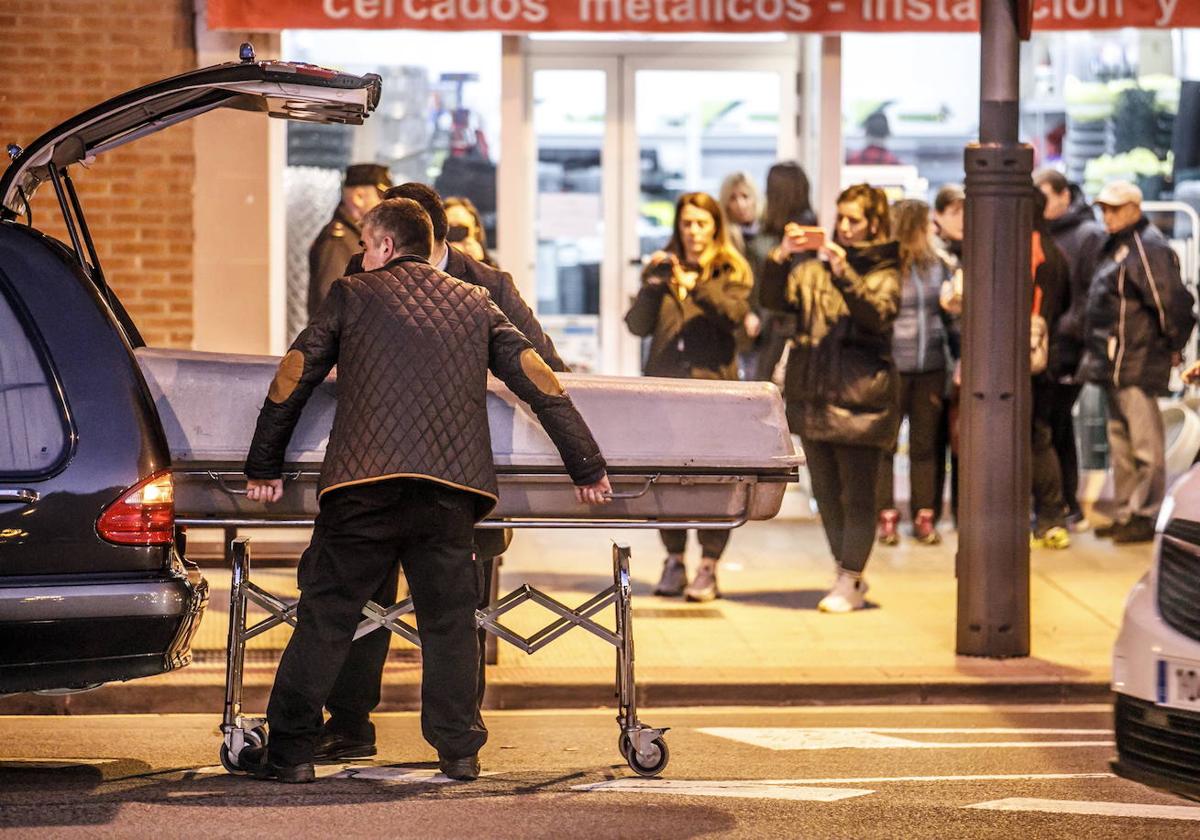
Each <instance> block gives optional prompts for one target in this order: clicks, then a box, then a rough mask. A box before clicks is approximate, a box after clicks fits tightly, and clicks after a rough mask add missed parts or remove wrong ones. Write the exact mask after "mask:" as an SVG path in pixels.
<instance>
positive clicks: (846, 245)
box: [759, 184, 900, 612]
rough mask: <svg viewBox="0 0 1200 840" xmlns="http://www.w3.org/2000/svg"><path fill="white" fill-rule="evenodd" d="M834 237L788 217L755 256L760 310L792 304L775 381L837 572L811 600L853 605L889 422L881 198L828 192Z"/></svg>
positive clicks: (894, 383) (889, 439)
mask: <svg viewBox="0 0 1200 840" xmlns="http://www.w3.org/2000/svg"><path fill="white" fill-rule="evenodd" d="M837 211H838V220H837V226H836V228H835V231H834V238H835V240H836V242H825V241H824V238H823V236H821V235H820V234H821V232H820V231H814V229H812V228H803V227H801V226H800V225H796V224H789V225H788V226H787V227H786V228H785V229H784V236H783V239H782V240H781V242H780V243H779V246H778V247H777V248H775V250H773V251H772V252H771V255H770V256H769V258H768V259H767V261H766V263H765V264H764V265H763V275H762V278H761V280H760V284H759V286H760V293H761V298H762V302H763V305H765V306H766V307H768V308H770V309H775V310H780V311H789V310H790V311H792V312H794V313H796V333H795V335H794V336H793V338H792V350H791V353H790V355H789V357H788V365H787V374H786V377H785V380H784V397H785V398H786V400H787V411H788V425H789V426H791V429H792V431H793V432H795V433H797V434H799V435H800V440H801V441H802V442H803V444H804V454H805V456H806V458H807V460H808V470H809V474H810V475H811V477H812V488H813V496H814V498H816V500H817V508H818V510H819V511H820V514H821V523H822V525H823V526H824V528H825V536H826V537H827V538H828V540H829V547H830V549H831V550H832V552H833V557H834V560H836V561H837V564H838V577H837V581H836V583H835V584H834V586H833V589H832V590H831V591H830V592H829V594H828V595H826V596H825V597H824V598H823V599H822V600H821V603H820V604H819V607H820V609H821V611H822V612H850V611H851V610H856V609H861V608H862V607H863V606H864V604H865V599H864V596H865V595H866V591H867V585H866V583H865V582H864V581H863V579H862V574H863V569H864V568H865V567H866V565H867V559H868V558H869V557H870V554H871V546H872V544H873V543H874V539H875V482H876V477H877V476H878V474H879V468H880V464H881V462H882V459H883V457H884V455H885V453H887V452H890V450H891V447H892V444H893V442H894V441H895V439H896V431H897V429H898V428H899V425H900V413H899V410H898V408H897V402H898V389H899V387H900V378H899V374H898V373H897V372H896V364H895V362H893V360H892V350H891V345H892V324H893V323H894V322H895V320H896V315H897V313H898V312H899V310H900V272H899V253H900V249H899V246H898V245H897V243H896V242H895V241H894V240H893V239H892V238H891V228H890V220H889V218H888V202H887V196H885V195H884V193H883V191H882V190H879V189H876V188H874V187H871V186H869V185H867V184H858V185H856V186H853V187H850V188H849V189H847V190H845V191H844V192H843V193H842V194H841V195H840V196H838V202H837Z"/></svg>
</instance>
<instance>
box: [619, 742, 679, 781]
mask: <svg viewBox="0 0 1200 840" xmlns="http://www.w3.org/2000/svg"><path fill="white" fill-rule="evenodd" d="M625 740H626V743H627V744H628V749H626V751H625V760H626V761H627V762H629V766H630V767H631V768H632V769H633V772H634V773H637V774H638V775H639V776H657V775H658V774H659V773H661V772H662V771H663V770H664V769H665V768H666V766H667V762H668V761H670V760H671V751H670V750H668V749H667V742H666V741H664V740H663V739H662V738H655V739H654V740H653V741H652V742H651V745H650V746H651V750H650V751H651V753H652V754H655V753H656V754H657V757H656V758H653V759H652V760H651V761H650V762H649V763H647V764H643V763H642V758H641V756H639V755H638V752H637V750H635V749H634V748H633V744H632V743H631V742H629V739H628V738H626V739H625Z"/></svg>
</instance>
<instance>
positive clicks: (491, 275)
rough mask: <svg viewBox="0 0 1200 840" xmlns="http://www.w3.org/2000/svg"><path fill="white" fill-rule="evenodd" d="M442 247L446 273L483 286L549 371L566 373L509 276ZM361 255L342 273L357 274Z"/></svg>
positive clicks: (359, 271) (356, 256)
mask: <svg viewBox="0 0 1200 840" xmlns="http://www.w3.org/2000/svg"><path fill="white" fill-rule="evenodd" d="M446 247H447V249H448V250H447V253H446V273H447V274H449V275H450V276H451V277H455V278H457V279H459V280H463V281H465V282H467V283H474V284H475V285H476V286H482V287H483V288H485V289H487V290H488V292H489V293H490V294H491V296H492V303H494V304H496V306H499V307H500V311H501V312H503V313H504V315H505V317H507V318H508V320H510V321H512V322H513V326H515V327H516V328H517V329H519V330H520V331H521V332H523V333H524V334H525V337H526V338H528V339H529V341H530V342H531V343H532V344H533V349H534V350H536V351H537V352H538V355H539V356H541V357H542V358H543V359H545V360H546V364H548V365H550V368H551V370H556V371H558V372H560V373H569V372H570V370H571V369H570V368H569V367H567V364H566V362H564V361H563V360H562V358H561V357H560V356H559V355H558V350H557V349H556V348H555V346H554V342H553V341H551V340H550V336H548V335H546V333H545V331H544V330H543V329H542V325H541V323H540V322H539V321H538V319H537V316H536V315H534V314H533V310H532V309H530V308H529V304H527V303H526V302H525V298H523V297H521V292H520V290H519V289H518V288H517V284H516V282H515V281H514V280H513V278H512V275H511V274H509V273H508V272H507V271H501V270H500V269H498V268H494V267H492V266H490V265H488V264H487V263H481V262H480V261H479V260H477V259H474V258H472V257H470V256H468V255H466V254H464V253H463V252H462V251H460V250H458V249H457V248H451V247H450V246H449V245H447V246H446ZM362 258H363V255H362V252H361V251H359V252H358V253H357V254H355V255H354V256H353V257H351V258H350V261H349V262H348V263H347V264H346V273H345V275H344V276H346V277H349V276H351V275H353V274H361V273H362V270H363V267H362Z"/></svg>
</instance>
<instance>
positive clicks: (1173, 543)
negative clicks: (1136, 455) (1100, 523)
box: [1112, 465, 1200, 799]
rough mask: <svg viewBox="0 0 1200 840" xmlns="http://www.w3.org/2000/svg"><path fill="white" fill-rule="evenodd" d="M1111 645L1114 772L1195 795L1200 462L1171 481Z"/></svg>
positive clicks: (1199, 753) (1198, 765) (1198, 781)
mask: <svg viewBox="0 0 1200 840" xmlns="http://www.w3.org/2000/svg"><path fill="white" fill-rule="evenodd" d="M1157 530H1158V535H1157V537H1156V538H1155V542H1154V565H1153V566H1152V567H1151V568H1150V571H1149V572H1147V573H1146V575H1145V577H1143V578H1142V579H1141V580H1140V581H1138V583H1137V585H1136V586H1134V588H1133V591H1132V592H1131V593H1130V594H1129V598H1128V600H1127V601H1126V604H1125V617H1124V620H1123V621H1122V622H1121V632H1120V635H1119V636H1118V637H1117V644H1116V647H1115V649H1114V650H1113V682H1112V686H1113V691H1114V693H1115V694H1116V714H1115V718H1116V733H1117V760H1116V761H1115V762H1113V770H1114V771H1115V772H1116V773H1117V774H1118V775H1120V776H1124V777H1125V778H1127V779H1133V780H1134V781H1138V782H1142V783H1144V784H1147V785H1150V786H1152V787H1156V788H1161V789H1164V790H1168V791H1171V792H1172V793H1176V794H1179V795H1181V796H1186V797H1189V798H1192V799H1200V465H1197V466H1195V467H1193V468H1192V469H1191V470H1190V471H1189V472H1187V473H1186V474H1185V475H1184V476H1183V477H1182V478H1180V479H1179V481H1178V482H1176V483H1175V485H1174V486H1173V487H1172V488H1171V491H1170V492H1169V493H1168V494H1167V499H1166V502H1165V503H1164V505H1163V508H1162V513H1161V514H1160V515H1159V520H1158V529H1157Z"/></svg>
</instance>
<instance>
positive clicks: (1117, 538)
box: [1112, 516, 1154, 544]
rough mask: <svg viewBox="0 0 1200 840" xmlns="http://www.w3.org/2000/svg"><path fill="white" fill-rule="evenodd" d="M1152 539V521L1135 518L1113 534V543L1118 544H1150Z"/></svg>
mask: <svg viewBox="0 0 1200 840" xmlns="http://www.w3.org/2000/svg"><path fill="white" fill-rule="evenodd" d="M1153 539H1154V520H1153V519H1151V518H1150V517H1148V516H1135V517H1133V518H1132V519H1130V520H1129V521H1128V522H1126V523H1125V524H1124V525H1122V526H1121V527H1120V528H1118V529H1117V530H1116V531H1114V532H1113V538H1112V540H1113V542H1114V543H1120V544H1127V543H1143V542H1150V541H1151V540H1153Z"/></svg>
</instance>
